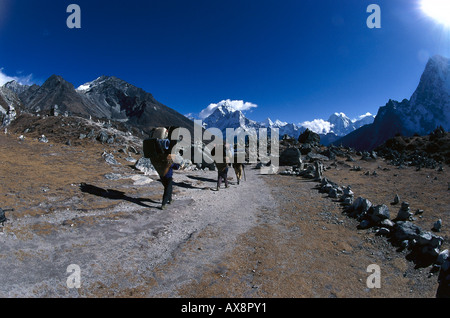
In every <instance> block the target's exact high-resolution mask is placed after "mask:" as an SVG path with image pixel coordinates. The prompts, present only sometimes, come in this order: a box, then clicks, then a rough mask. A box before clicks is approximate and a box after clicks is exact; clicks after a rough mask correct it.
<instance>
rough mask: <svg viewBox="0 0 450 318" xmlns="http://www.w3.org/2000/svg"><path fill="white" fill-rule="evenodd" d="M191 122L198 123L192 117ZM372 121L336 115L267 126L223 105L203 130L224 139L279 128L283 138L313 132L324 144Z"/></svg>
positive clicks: (367, 118)
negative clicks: (237, 133)
mask: <svg viewBox="0 0 450 318" xmlns="http://www.w3.org/2000/svg"><path fill="white" fill-rule="evenodd" d="M190 118H191V119H196V118H195V117H192V116H191V117H190ZM373 121H374V116H373V115H371V114H369V113H367V114H365V115H363V116H361V117H360V118H359V119H357V120H351V119H350V118H349V117H347V116H346V115H345V114H344V113H334V114H332V115H331V116H330V117H329V119H328V120H322V119H318V120H315V121H311V122H304V123H300V124H293V123H286V122H282V121H280V120H276V121H272V120H271V119H270V118H267V119H266V120H265V121H264V122H257V121H254V120H251V119H249V118H247V117H246V116H245V115H244V114H243V112H241V111H240V110H235V109H234V108H233V107H232V106H231V105H229V104H227V103H224V104H223V105H220V106H218V107H217V108H216V109H215V110H214V111H213V113H212V114H211V115H209V116H208V117H206V118H205V119H203V126H204V127H205V128H217V129H219V130H220V131H221V132H222V134H223V136H226V129H227V128H233V129H235V130H236V131H246V132H250V131H251V130H253V129H260V128H268V129H269V128H277V129H279V133H280V137H283V136H284V135H288V136H290V137H293V138H296V139H297V138H298V137H299V136H300V134H302V133H303V132H304V131H305V130H306V129H310V130H312V131H314V132H316V133H318V134H320V135H322V137H323V139H324V140H330V141H334V140H337V139H338V138H339V137H342V136H345V135H347V134H349V133H350V132H353V131H355V130H356V129H358V128H360V127H362V126H364V125H367V124H371V123H373ZM325 143H326V142H325Z"/></svg>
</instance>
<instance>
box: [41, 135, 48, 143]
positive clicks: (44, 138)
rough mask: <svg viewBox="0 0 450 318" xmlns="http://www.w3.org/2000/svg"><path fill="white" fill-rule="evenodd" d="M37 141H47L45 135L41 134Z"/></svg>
mask: <svg viewBox="0 0 450 318" xmlns="http://www.w3.org/2000/svg"><path fill="white" fill-rule="evenodd" d="M39 142H43V143H48V139H47V137H45V136H44V135H42V136H41V137H40V138H39Z"/></svg>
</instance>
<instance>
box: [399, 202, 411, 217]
mask: <svg viewBox="0 0 450 318" xmlns="http://www.w3.org/2000/svg"><path fill="white" fill-rule="evenodd" d="M412 215H413V214H412V213H411V211H410V210H409V203H408V202H403V203H402V207H401V208H400V210H399V211H398V214H397V220H398V221H408V220H411V218H412Z"/></svg>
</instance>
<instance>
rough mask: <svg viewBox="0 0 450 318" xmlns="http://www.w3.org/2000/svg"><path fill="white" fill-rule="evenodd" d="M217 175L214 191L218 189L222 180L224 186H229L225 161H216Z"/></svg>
mask: <svg viewBox="0 0 450 318" xmlns="http://www.w3.org/2000/svg"><path fill="white" fill-rule="evenodd" d="M216 167H217V171H218V175H217V187H216V188H215V189H213V190H214V191H219V189H220V186H221V185H222V180H223V181H224V183H225V188H229V187H230V186H229V185H228V164H227V163H216Z"/></svg>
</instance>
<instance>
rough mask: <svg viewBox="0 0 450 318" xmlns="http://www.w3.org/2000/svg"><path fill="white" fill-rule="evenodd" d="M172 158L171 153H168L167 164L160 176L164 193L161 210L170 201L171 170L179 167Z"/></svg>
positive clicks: (171, 186)
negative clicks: (162, 174)
mask: <svg viewBox="0 0 450 318" xmlns="http://www.w3.org/2000/svg"><path fill="white" fill-rule="evenodd" d="M172 158H173V157H172V155H168V157H167V166H166V169H165V170H164V176H163V177H162V178H161V183H162V184H163V186H164V195H163V201H162V205H161V210H165V209H166V207H167V205H168V204H171V203H172V191H173V171H174V170H178V169H180V165H179V164H176V163H174V162H173V159H172Z"/></svg>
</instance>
